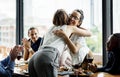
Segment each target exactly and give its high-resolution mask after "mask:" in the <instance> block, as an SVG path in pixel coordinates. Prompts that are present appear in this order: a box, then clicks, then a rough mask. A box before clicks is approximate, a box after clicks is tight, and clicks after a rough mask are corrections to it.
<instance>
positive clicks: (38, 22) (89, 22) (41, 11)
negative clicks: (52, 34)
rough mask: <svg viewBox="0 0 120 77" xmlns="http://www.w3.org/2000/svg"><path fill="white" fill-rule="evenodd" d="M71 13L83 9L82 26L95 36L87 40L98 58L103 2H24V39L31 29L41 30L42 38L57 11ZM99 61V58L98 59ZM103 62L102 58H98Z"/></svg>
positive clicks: (43, 0) (53, 0)
mask: <svg viewBox="0 0 120 77" xmlns="http://www.w3.org/2000/svg"><path fill="white" fill-rule="evenodd" d="M61 8H62V9H65V10H66V11H67V12H68V13H71V12H72V11H73V10H74V9H82V10H83V11H84V15H85V19H84V21H83V24H82V26H83V27H85V28H88V29H90V30H91V31H92V33H93V36H92V37H89V38H86V39H87V44H88V46H89V48H90V49H91V50H92V51H93V53H94V54H95V55H96V56H98V55H99V56H101V55H102V0H24V37H28V36H27V31H28V29H29V27H31V26H35V27H37V28H38V29H39V33H40V36H43V35H44V34H45V32H47V30H48V28H49V27H51V26H52V17H53V15H54V13H55V11H56V10H57V9H61ZM96 59H97V58H96ZM98 59H100V60H96V61H102V58H98Z"/></svg>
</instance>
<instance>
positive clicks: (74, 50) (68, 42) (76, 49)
mask: <svg viewBox="0 0 120 77" xmlns="http://www.w3.org/2000/svg"><path fill="white" fill-rule="evenodd" d="M64 41H65V43H66V44H67V46H68V48H69V49H70V51H71V52H72V53H77V51H78V48H77V47H76V45H75V44H74V43H73V42H72V41H71V40H70V39H69V38H68V37H67V36H64Z"/></svg>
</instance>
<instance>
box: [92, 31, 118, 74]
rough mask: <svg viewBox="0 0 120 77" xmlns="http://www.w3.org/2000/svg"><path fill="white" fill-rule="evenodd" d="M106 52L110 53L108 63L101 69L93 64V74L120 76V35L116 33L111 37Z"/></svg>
mask: <svg viewBox="0 0 120 77" xmlns="http://www.w3.org/2000/svg"><path fill="white" fill-rule="evenodd" d="M106 50H107V51H108V62H107V63H106V64H105V65H104V66H103V67H101V68H97V66H96V65H95V64H94V65H93V64H91V65H90V69H91V70H92V71H93V72H108V73H111V74H120V33H114V34H112V35H110V36H109V38H108V41H107V43H106Z"/></svg>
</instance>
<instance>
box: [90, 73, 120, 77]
mask: <svg viewBox="0 0 120 77" xmlns="http://www.w3.org/2000/svg"><path fill="white" fill-rule="evenodd" d="M90 77H120V75H112V74H109V73H105V72H98V73H94V74H93V75H91V76H90Z"/></svg>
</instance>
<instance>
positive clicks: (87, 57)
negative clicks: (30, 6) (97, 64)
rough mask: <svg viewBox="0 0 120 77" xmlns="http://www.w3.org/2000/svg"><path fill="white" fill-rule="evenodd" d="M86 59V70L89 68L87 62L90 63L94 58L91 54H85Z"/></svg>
mask: <svg viewBox="0 0 120 77" xmlns="http://www.w3.org/2000/svg"><path fill="white" fill-rule="evenodd" d="M86 59H87V63H88V64H87V70H89V63H92V61H93V59H94V58H93V57H92V56H89V55H87V56H86Z"/></svg>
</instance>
